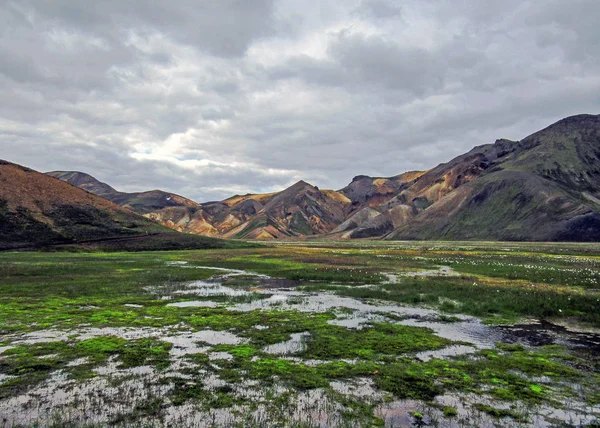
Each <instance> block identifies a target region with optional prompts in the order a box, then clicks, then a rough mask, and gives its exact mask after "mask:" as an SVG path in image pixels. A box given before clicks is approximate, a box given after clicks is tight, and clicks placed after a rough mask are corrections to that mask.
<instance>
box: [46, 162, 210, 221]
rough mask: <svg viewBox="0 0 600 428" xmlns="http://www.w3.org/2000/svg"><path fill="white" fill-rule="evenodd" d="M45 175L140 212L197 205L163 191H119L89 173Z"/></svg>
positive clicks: (76, 172)
mask: <svg viewBox="0 0 600 428" xmlns="http://www.w3.org/2000/svg"><path fill="white" fill-rule="evenodd" d="M46 174H47V175H49V176H51V177H55V178H59V179H61V180H63V181H66V182H67V183H70V184H72V185H74V186H77V187H79V188H80V189H83V190H86V191H88V192H90V193H93V194H94V195H97V196H101V197H103V198H105V199H108V200H109V201H111V202H114V203H116V204H118V205H121V206H122V207H126V208H129V209H131V210H133V211H135V212H137V213H140V214H147V213H150V212H153V211H158V210H160V209H162V208H166V207H177V206H186V207H197V206H198V205H199V204H198V203H197V202H194V201H192V200H190V199H187V198H184V197H182V196H179V195H176V194H174V193H168V192H164V191H162V190H150V191H147V192H134V193H125V192H119V191H117V190H115V189H114V188H112V187H111V186H109V185H108V184H106V183H103V182H101V181H99V180H97V179H95V178H94V177H92V176H91V175H89V174H86V173H84V172H78V171H51V172H47V173H46Z"/></svg>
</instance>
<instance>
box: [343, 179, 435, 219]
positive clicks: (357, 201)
mask: <svg viewBox="0 0 600 428" xmlns="http://www.w3.org/2000/svg"><path fill="white" fill-rule="evenodd" d="M425 173H426V171H409V172H405V173H403V174H399V175H396V176H394V177H388V178H384V177H369V176H367V175H358V176H356V177H354V178H353V179H352V182H351V183H350V184H348V185H347V186H346V187H344V188H343V189H341V190H340V191H339V192H340V193H342V194H343V195H345V196H346V197H348V199H350V200H351V201H352V207H351V209H350V214H352V213H354V212H356V211H360V210H361V209H363V208H365V207H371V208H375V207H379V206H381V205H382V204H384V203H385V202H387V201H389V200H390V199H391V198H393V197H394V196H396V195H397V194H398V193H399V192H400V191H401V190H402V189H405V188H406V187H408V186H409V185H410V184H412V183H413V182H414V181H415V180H417V179H418V178H419V177H421V176H422V175H423V174H425Z"/></svg>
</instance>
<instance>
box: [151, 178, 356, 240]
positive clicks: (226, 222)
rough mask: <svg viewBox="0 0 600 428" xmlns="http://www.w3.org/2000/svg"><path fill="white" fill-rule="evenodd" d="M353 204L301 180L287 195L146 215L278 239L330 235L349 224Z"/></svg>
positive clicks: (184, 227)
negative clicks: (339, 227)
mask: <svg viewBox="0 0 600 428" xmlns="http://www.w3.org/2000/svg"><path fill="white" fill-rule="evenodd" d="M350 204H351V201H350V200H349V199H348V198H347V197H345V196H344V195H343V194H341V193H339V192H335V191H332V190H320V189H319V188H317V187H315V186H312V185H310V184H308V183H306V182H304V181H299V182H298V183H296V184H294V185H293V186H290V187H288V188H287V189H285V190H283V191H282V192H277V193H269V194H254V195H253V194H248V195H236V196H233V197H231V198H228V199H225V200H224V201H222V202H209V203H205V204H201V205H200V206H199V207H173V208H164V209H162V210H159V211H156V212H153V213H150V214H147V215H148V217H150V218H152V219H154V220H157V221H160V222H161V223H162V224H165V225H167V226H169V227H172V228H174V229H176V230H180V231H184V232H190V233H197V234H202V235H206V236H222V237H225V238H247V239H278V238H285V237H293V236H305V235H318V234H323V233H328V232H330V231H331V230H333V229H334V228H335V227H336V226H337V225H339V224H340V223H341V222H342V221H344V218H345V216H346V212H347V209H348V207H349V206H350Z"/></svg>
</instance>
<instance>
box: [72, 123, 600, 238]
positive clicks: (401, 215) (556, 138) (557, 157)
mask: <svg viewBox="0 0 600 428" xmlns="http://www.w3.org/2000/svg"><path fill="white" fill-rule="evenodd" d="M63 174H68V173H63ZM87 177H89V176H87ZM87 177H83V176H80V175H78V176H76V177H70V178H69V177H67V176H63V177H61V178H65V179H69V181H70V182H72V183H73V184H75V185H77V186H80V187H82V188H86V186H87V188H88V190H90V191H92V192H94V193H96V194H99V195H101V192H104V194H106V195H109V196H108V197H109V198H113V199H111V200H114V201H115V202H117V203H119V204H121V205H124V206H130V207H131V208H132V209H136V210H137V211H138V212H140V213H143V214H144V215H146V216H147V217H149V218H152V219H154V220H156V221H159V222H161V223H162V224H164V225H167V226H169V227H171V228H173V229H176V230H179V231H183V232H189V233H194V234H200V235H207V236H220V237H226V238H248V239H280V238H290V237H302V236H322V237H325V238H330V239H339V238H342V239H344V238H385V239H450V240H475V239H490V240H527V241H531V240H538V241H540V240H544V241H545V240H548V241H556V240H568V241H592V240H593V241H596V240H600V116H594V115H577V116H572V117H568V118H566V119H563V120H561V121H559V122H557V123H555V124H553V125H551V126H549V127H548V128H546V129H544V130H542V131H539V132H537V133H535V134H533V135H531V136H529V137H526V138H524V139H523V140H521V141H510V140H505V139H501V140H497V141H496V142H495V143H493V144H486V145H482V146H477V147H475V148H474V149H472V150H471V151H469V152H468V153H465V154H463V155H460V156H458V157H456V158H454V159H452V160H451V161H449V162H447V163H442V164H440V165H438V166H436V167H435V168H432V169H430V170H428V171H410V172H406V173H403V174H399V175H397V176H393V177H387V178H385V177H369V176H365V175H359V176H356V177H355V178H354V179H353V180H352V182H351V183H350V184H348V186H346V187H344V188H343V189H340V190H339V191H333V190H321V189H319V188H317V187H315V186H312V185H310V184H308V183H306V182H303V181H300V182H298V183H296V184H294V185H293V186H291V187H289V188H287V189H285V190H283V191H281V192H277V193H269V194H248V195H236V196H233V197H231V198H229V199H226V200H224V201H220V202H208V203H202V204H195V203H191V202H192V201H189V200H185V201H189V202H187V203H186V202H181V203H179V202H177V201H178V200H176V201H175V202H174V203H173V204H169V206H161V205H160V204H155V205H151V204H148V205H146V206H143V205H139V204H138V205H136V204H131V203H130V202H127V201H126V200H124V199H123V200H120V199H116V198H115V197H114V196H112V195H114V192H116V191H115V190H114V189H113V188H112V187H110V186H108V185H106V184H104V183H100V182H98V181H97V180H90V179H89V178H87ZM117 193H118V192H117ZM144 193H147V192H142V193H141V194H144ZM104 197H107V196H104ZM182 199H185V198H182ZM126 204H129V205H126Z"/></svg>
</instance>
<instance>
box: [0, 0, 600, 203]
mask: <svg viewBox="0 0 600 428" xmlns="http://www.w3.org/2000/svg"><path fill="white" fill-rule="evenodd" d="M599 16H600V1H598V0H569V1H565V0H529V1H527V0H503V1H501V2H500V1H481V0H403V1H392V0H339V1H338V0H169V1H161V0H146V1H141V0H103V1H93V2H92V1H76V0H0V158H1V159H6V160H9V161H12V162H16V163H19V164H22V165H26V166H29V167H31V168H34V169H36V170H39V171H44V172H45V171H51V170H77V171H84V172H87V173H89V174H91V175H93V176H95V177H96V178H98V179H100V180H101V181H105V182H107V183H108V184H110V185H111V186H113V187H115V188H117V189H118V190H121V191H142V190H150V189H155V188H159V189H163V190H167V191H171V192H175V193H178V194H180V195H183V196H186V197H189V198H191V199H194V200H196V201H199V202H203V201H208V200H218V199H223V198H225V197H228V196H231V195H233V194H244V193H249V192H252V193H256V192H271V191H276V190H281V189H283V188H285V187H287V186H289V185H291V184H293V183H294V182H296V181H298V180H300V179H303V180H305V181H307V182H309V183H311V184H314V185H317V186H319V187H321V188H332V189H339V188H342V187H344V186H345V185H346V184H348V183H349V182H350V181H351V180H352V178H353V177H354V176H355V175H359V174H365V175H373V176H392V175H396V174H400V173H402V172H405V171H408V170H423V169H429V168H432V167H434V166H435V165H437V164H439V163H441V162H446V161H449V160H450V159H451V158H453V157H454V156H457V155H459V154H461V153H464V152H466V151H468V150H470V149H471V148H472V147H473V146H476V145H481V144H487V143H493V142H494V141H495V140H496V139H498V138H509V139H513V140H519V139H522V138H524V137H526V136H527V135H529V134H531V133H533V132H535V131H537V130H539V129H542V128H544V127H546V126H548V125H550V124H551V123H553V122H555V121H557V120H559V119H561V118H564V117H566V116H570V115H573V114H580V113H590V114H598V113H600V29H599V28H600V27H599V26H598V17H599Z"/></svg>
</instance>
